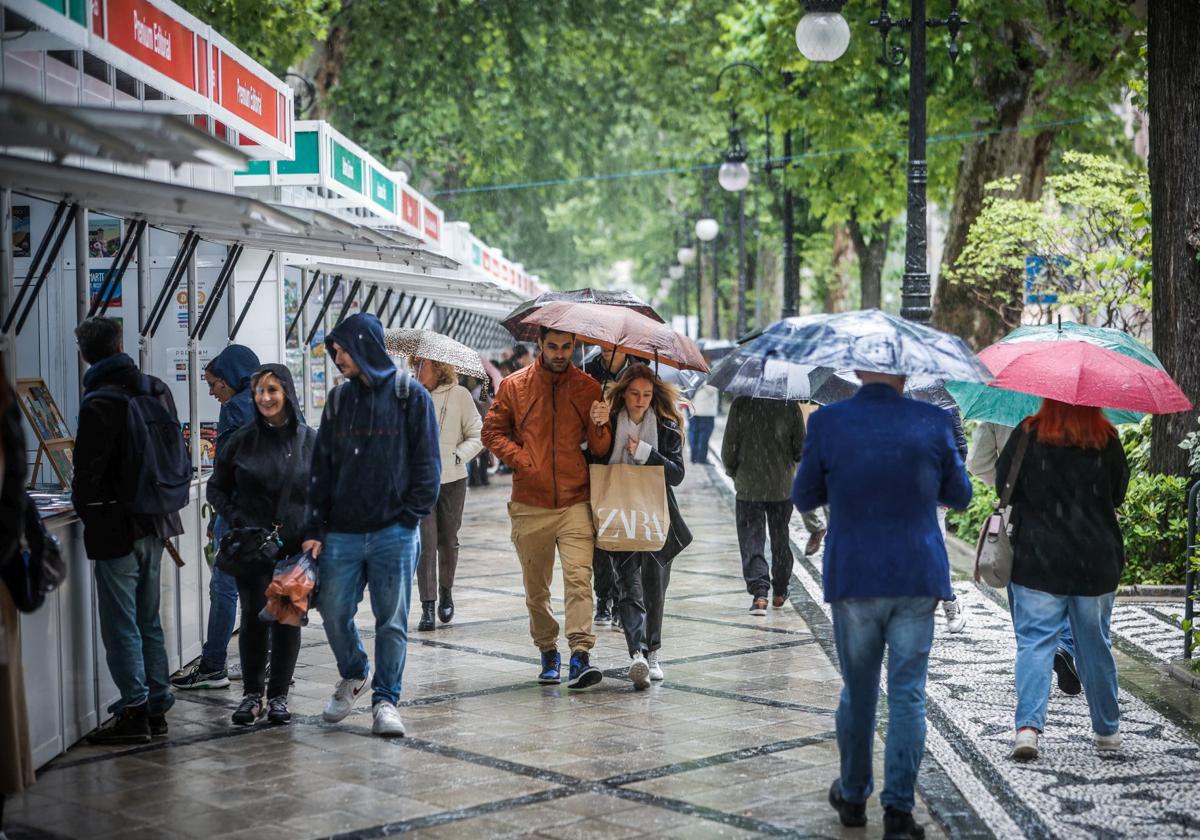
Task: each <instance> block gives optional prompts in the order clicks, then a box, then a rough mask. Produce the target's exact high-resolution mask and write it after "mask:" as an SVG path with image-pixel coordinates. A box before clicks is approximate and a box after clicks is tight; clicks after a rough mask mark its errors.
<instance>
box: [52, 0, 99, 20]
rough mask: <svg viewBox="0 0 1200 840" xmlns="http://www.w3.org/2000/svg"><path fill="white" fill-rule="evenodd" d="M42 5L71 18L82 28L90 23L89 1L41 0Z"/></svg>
mask: <svg viewBox="0 0 1200 840" xmlns="http://www.w3.org/2000/svg"><path fill="white" fill-rule="evenodd" d="M41 3H42V5H43V6H49V7H50V8H51V9H53V10H54V11H56V12H58V13H59V14H60V15H65V16H67V17H69V18H70V19H71V20H73V21H75V22H76V23H78V24H79V25H80V26H83V27H86V26H87V25H88V23H89V22H90V15H91V3H90V2H88V0H41Z"/></svg>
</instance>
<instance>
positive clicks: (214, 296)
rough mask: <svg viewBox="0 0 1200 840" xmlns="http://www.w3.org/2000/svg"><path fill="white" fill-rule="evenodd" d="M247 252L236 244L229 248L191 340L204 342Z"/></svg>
mask: <svg viewBox="0 0 1200 840" xmlns="http://www.w3.org/2000/svg"><path fill="white" fill-rule="evenodd" d="M243 250H245V249H244V248H243V247H242V245H240V244H236V243H235V244H234V245H231V246H229V248H228V250H227V251H226V252H225V264H224V265H222V266H221V271H220V273H218V274H217V281H216V282H215V283H214V284H213V287H212V290H211V291H210V292H209V295H208V300H207V301H206V302H205V304H204V312H203V313H201V315H200V320H199V323H197V324H196V328H195V330H194V331H193V333H192V334H191V335H190V336H189V338H197V339H199V340H200V341H203V340H204V334H205V333H206V332H208V327H209V325H210V324H211V323H212V321H213V318H215V317H216V314H217V306H218V305H219V304H220V302H221V297H222V296H223V295H224V294H225V291H226V290H227V289H228V288H229V282H230V279H231V278H232V277H233V272H234V271H235V270H236V269H237V264H238V260H240V259H241V258H242V251H243Z"/></svg>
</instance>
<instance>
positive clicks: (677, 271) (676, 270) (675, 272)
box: [667, 265, 683, 280]
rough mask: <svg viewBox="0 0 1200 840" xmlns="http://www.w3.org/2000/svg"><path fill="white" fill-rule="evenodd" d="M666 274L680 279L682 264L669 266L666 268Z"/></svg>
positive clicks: (681, 277) (674, 278) (681, 276)
mask: <svg viewBox="0 0 1200 840" xmlns="http://www.w3.org/2000/svg"><path fill="white" fill-rule="evenodd" d="M667 276H668V277H670V278H671V279H672V280H682V279H683V266H681V265H673V266H671V267H670V268H668V269H667Z"/></svg>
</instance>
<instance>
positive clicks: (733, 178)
mask: <svg viewBox="0 0 1200 840" xmlns="http://www.w3.org/2000/svg"><path fill="white" fill-rule="evenodd" d="M717 182H718V183H719V184H720V185H721V189H723V190H725V191H726V192H741V191H742V190H744V189H746V187H748V186H750V167H749V166H747V165H746V161H744V160H727V161H725V162H724V163H722V164H721V168H720V169H719V170H717Z"/></svg>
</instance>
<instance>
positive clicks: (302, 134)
mask: <svg viewBox="0 0 1200 840" xmlns="http://www.w3.org/2000/svg"><path fill="white" fill-rule="evenodd" d="M275 171H276V172H278V173H279V174H280V175H317V174H319V173H320V171H321V155H320V143H319V142H318V140H317V132H315V131H297V132H296V159H295V160H281V161H279V163H277V164H276V165H275Z"/></svg>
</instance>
